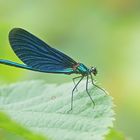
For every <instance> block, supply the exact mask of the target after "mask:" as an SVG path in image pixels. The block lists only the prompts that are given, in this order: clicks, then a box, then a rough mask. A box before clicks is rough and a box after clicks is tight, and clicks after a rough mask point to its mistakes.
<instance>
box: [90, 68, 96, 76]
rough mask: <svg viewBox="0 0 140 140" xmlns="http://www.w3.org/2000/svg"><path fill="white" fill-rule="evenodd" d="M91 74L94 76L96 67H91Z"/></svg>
mask: <svg viewBox="0 0 140 140" xmlns="http://www.w3.org/2000/svg"><path fill="white" fill-rule="evenodd" d="M91 72H92V73H93V74H94V75H95V76H96V74H97V69H96V67H91Z"/></svg>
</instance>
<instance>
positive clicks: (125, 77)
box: [0, 0, 140, 140]
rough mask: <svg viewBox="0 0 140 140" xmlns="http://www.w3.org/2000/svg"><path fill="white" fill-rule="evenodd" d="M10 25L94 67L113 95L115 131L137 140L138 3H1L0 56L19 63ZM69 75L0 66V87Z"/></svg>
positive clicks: (60, 0)
mask: <svg viewBox="0 0 140 140" xmlns="http://www.w3.org/2000/svg"><path fill="white" fill-rule="evenodd" d="M14 27H21V28H24V29H26V30H28V31H29V32H31V33H33V34H35V35H36V36H38V37H39V38H41V39H43V40H44V41H46V42H47V43H48V44H50V45H51V46H53V47H55V48H57V49H59V50H61V51H63V52H65V53H66V54H68V55H69V56H71V57H72V58H74V59H75V60H77V61H78V62H82V63H84V64H86V65H87V66H96V67H97V69H98V75H97V77H96V79H97V80H98V81H99V83H101V85H102V87H104V88H106V89H107V90H108V91H109V92H110V94H111V95H112V96H113V97H114V102H115V104H116V107H115V110H116V121H115V128H116V129H118V130H120V131H122V132H123V133H124V134H125V135H126V136H128V137H132V138H133V139H134V140H139V136H140V134H139V131H140V94H139V93H140V84H139V83H140V76H139V75H140V74H139V72H140V62H139V60H140V1H139V0H106V1H96V0H86V1H84V0H81V1H80V0H77V1H75V0H44V1H39V0H18V1H17V0H12V1H8V0H5V1H4V0H0V58H3V59H8V60H12V61H16V62H20V63H22V62H21V61H20V60H19V59H18V58H17V57H16V55H15V54H14V53H13V51H12V49H11V47H10V45H9V42H8V33H9V31H10V30H11V29H12V28H14ZM72 77H74V75H72V76H67V75H52V74H43V73H37V72H31V71H27V70H22V69H17V68H13V67H8V66H3V65H0V83H12V82H16V81H22V80H29V79H30V80H31V79H45V80H46V82H48V83H62V82H66V81H71V79H72Z"/></svg>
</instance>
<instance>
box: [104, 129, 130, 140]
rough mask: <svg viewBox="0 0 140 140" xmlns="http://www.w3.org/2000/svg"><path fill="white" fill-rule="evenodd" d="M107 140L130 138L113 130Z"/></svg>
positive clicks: (125, 139) (126, 139)
mask: <svg viewBox="0 0 140 140" xmlns="http://www.w3.org/2000/svg"><path fill="white" fill-rule="evenodd" d="M105 140H128V138H126V137H125V136H124V134H123V133H122V132H119V131H116V130H114V129H111V131H110V132H109V134H108V135H107V136H106V139H105ZM131 140H132V139H131Z"/></svg>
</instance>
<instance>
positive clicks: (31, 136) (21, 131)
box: [0, 112, 46, 140]
mask: <svg viewBox="0 0 140 140" xmlns="http://www.w3.org/2000/svg"><path fill="white" fill-rule="evenodd" d="M0 128H1V129H2V130H4V131H6V132H7V131H8V132H12V133H14V134H16V135H20V136H21V138H22V137H23V138H25V139H26V140H46V138H45V137H43V136H40V135H37V134H35V133H33V132H31V131H29V130H27V129H26V128H24V127H22V126H21V125H19V124H17V123H16V122H14V121H12V120H11V119H10V118H9V117H8V116H7V115H6V114H4V113H2V112H0ZM2 133H3V132H2ZM0 139H1V140H2V139H5V138H4V136H3V137H1V136H0ZM18 139H19V138H18Z"/></svg>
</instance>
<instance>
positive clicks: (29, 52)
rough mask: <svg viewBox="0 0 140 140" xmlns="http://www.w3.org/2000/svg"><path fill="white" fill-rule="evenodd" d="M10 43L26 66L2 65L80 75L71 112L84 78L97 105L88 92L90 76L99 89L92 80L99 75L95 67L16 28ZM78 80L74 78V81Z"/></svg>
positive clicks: (13, 30) (10, 62) (11, 33)
mask: <svg viewBox="0 0 140 140" xmlns="http://www.w3.org/2000/svg"><path fill="white" fill-rule="evenodd" d="M9 42H10V45H11V47H12V49H13V51H14V52H15V54H16V55H17V56H18V57H19V59H20V60H21V61H22V62H23V63H24V64H19V63H16V62H12V61H9V60H3V59H0V63H1V64H5V65H9V66H14V67H18V68H23V69H28V70H32V71H38V72H45V73H57V74H80V76H78V77H76V78H80V80H79V81H78V82H77V84H76V85H75V87H74V88H73V90H72V102H71V110H72V106H73V92H74V91H75V89H76V88H77V86H78V84H79V83H80V81H81V80H82V79H83V78H84V77H87V82H86V91H87V93H88V95H89V97H90V99H91V100H92V102H93V104H95V103H94V101H93V99H92V98H91V96H90V94H89V92H88V78H89V76H90V77H91V80H92V83H93V85H94V86H96V87H98V86H97V85H95V84H94V82H93V78H92V74H93V75H96V74H97V70H96V68H95V67H94V68H93V67H91V68H90V69H89V68H87V67H86V66H85V65H84V64H82V63H77V62H76V61H75V60H73V59H72V58H70V57H69V56H68V55H66V54H64V53H62V52H60V51H59V50H57V49H55V48H52V47H50V46H49V45H48V44H46V43H45V42H44V41H42V40H40V39H39V38H37V37H36V36H34V35H33V34H31V33H29V32H27V31H25V30H24V29H21V28H14V29H12V30H11V31H10V33H9ZM76 78H73V81H74V80H75V79H76ZM98 88H100V87H98ZM100 89H101V88H100Z"/></svg>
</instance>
